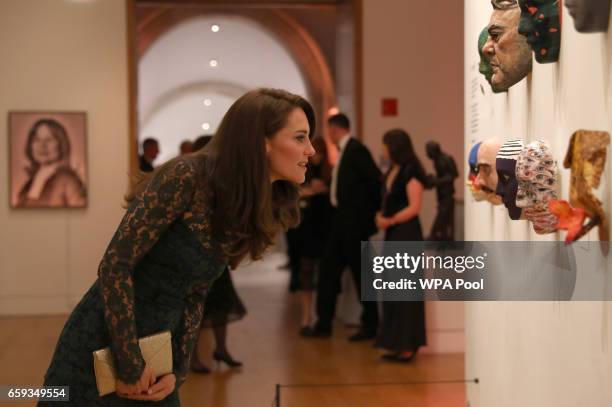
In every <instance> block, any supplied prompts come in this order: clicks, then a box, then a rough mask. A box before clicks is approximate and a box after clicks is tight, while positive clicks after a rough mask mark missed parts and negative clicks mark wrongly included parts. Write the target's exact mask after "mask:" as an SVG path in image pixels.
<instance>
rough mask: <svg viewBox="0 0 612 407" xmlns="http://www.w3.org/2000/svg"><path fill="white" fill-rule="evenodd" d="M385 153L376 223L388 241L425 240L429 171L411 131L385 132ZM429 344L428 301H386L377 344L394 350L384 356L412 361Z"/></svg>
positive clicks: (390, 359)
mask: <svg viewBox="0 0 612 407" xmlns="http://www.w3.org/2000/svg"><path fill="white" fill-rule="evenodd" d="M383 154H385V155H386V157H385V158H387V159H388V160H390V161H391V168H390V169H389V171H387V173H386V174H385V177H384V181H385V182H384V185H383V191H382V194H383V204H382V210H381V212H379V213H378V214H377V215H376V224H377V226H378V228H379V229H381V230H384V231H385V241H420V240H423V233H422V231H421V223H420V221H419V211H420V209H421V200H422V199H421V198H422V193H423V185H424V183H425V172H424V170H423V167H422V166H421V162H420V161H419V159H418V157H417V156H416V154H415V153H414V149H413V147H412V142H411V140H410V136H409V135H408V133H406V132H405V131H404V130H402V129H394V130H389V131H388V132H387V133H385V135H384V136H383ZM425 344H426V339H425V304H424V302H423V301H385V302H383V319H382V324H381V327H380V330H379V333H378V337H377V338H376V347H379V348H384V349H387V350H388V351H389V352H390V353H387V354H385V355H383V359H385V360H389V361H397V362H409V361H410V360H412V358H413V357H414V356H415V355H416V352H417V350H418V349H419V347H420V346H424V345H425Z"/></svg>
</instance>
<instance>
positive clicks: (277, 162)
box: [39, 89, 315, 407]
mask: <svg viewBox="0 0 612 407" xmlns="http://www.w3.org/2000/svg"><path fill="white" fill-rule="evenodd" d="M314 124H315V123H314V113H313V110H312V107H311V106H310V104H309V103H308V102H307V101H306V100H305V99H303V98H302V97H300V96H297V95H293V94H291V93H288V92H285V91H282V90H274V89H258V90H254V91H251V92H248V93H246V94H245V95H243V96H242V97H240V98H239V99H238V100H237V101H236V102H235V103H234V104H233V105H232V106H231V107H230V109H229V110H228V112H227V113H226V115H225V117H224V118H223V120H222V122H221V124H220V126H219V129H218V131H217V133H216V136H215V138H214V140H213V142H212V144H211V148H210V149H206V150H205V151H203V152H201V153H196V154H193V155H189V156H187V157H178V158H176V159H174V160H171V161H170V162H168V163H167V164H164V165H162V166H161V167H160V168H158V169H156V170H155V171H154V172H153V173H152V174H151V175H150V176H149V177H148V178H145V179H143V180H142V182H140V183H139V184H138V185H136V187H135V188H134V190H133V191H132V193H131V194H129V195H128V197H127V201H128V208H127V212H126V214H125V216H124V217H123V220H122V221H121V223H120V224H119V227H118V229H117V231H116V233H115V235H114V237H113V238H112V240H111V242H110V244H109V246H108V248H107V250H106V253H105V254H104V257H103V258H102V262H101V263H100V267H99V270H98V279H97V280H96V281H95V283H94V284H93V285H92V287H91V288H90V289H89V291H87V293H86V294H85V296H84V297H83V299H82V300H81V301H80V302H79V304H78V305H77V306H76V308H75V309H74V311H73V312H72V314H71V315H70V317H69V318H68V321H67V322H66V325H65V326H64V329H63V330H62V333H61V334H60V338H59V340H58V343H57V346H56V349H55V353H54V355H53V358H52V360H51V365H50V366H49V369H48V370H47V373H46V375H45V381H44V385H45V386H70V402H69V403H66V404H65V405H70V406H79V407H81V406H142V405H155V406H179V405H180V401H179V396H178V387H179V386H180V385H181V384H182V383H183V382H184V381H185V378H186V375H187V372H188V367H189V359H190V356H191V353H192V350H193V346H194V343H195V340H196V338H197V335H198V332H199V327H200V323H201V321H202V315H203V304H204V302H205V299H206V294H207V291H208V289H209V287H210V285H211V284H212V283H213V281H214V280H215V279H216V278H217V277H218V276H219V275H220V274H221V273H222V272H223V271H224V270H225V268H226V267H227V266H228V265H229V266H231V267H235V266H236V265H237V264H238V263H239V262H240V261H241V260H242V259H243V258H244V257H246V256H250V257H251V258H253V259H255V260H256V259H259V258H261V256H262V254H263V252H264V251H265V249H266V248H267V247H268V246H270V245H271V244H272V243H273V241H274V236H275V235H276V233H278V232H279V231H280V230H283V229H286V228H288V227H291V226H295V224H296V223H297V222H298V218H299V215H298V214H299V208H298V205H297V202H298V198H299V192H298V185H299V184H301V183H302V182H304V178H305V173H306V167H307V163H308V159H309V157H310V156H312V155H313V154H314V149H313V148H312V145H311V144H310V136H311V134H312V133H313V132H314ZM164 330H170V331H171V335H172V353H173V372H172V373H171V374H167V375H164V376H161V377H159V378H156V377H155V374H154V373H153V371H152V370H151V368H150V367H149V366H147V363H146V362H145V360H144V358H143V356H142V354H141V351H140V348H139V346H138V338H139V337H143V336H147V335H151V334H154V333H157V332H160V331H164ZM109 345H110V347H111V351H112V355H113V362H114V367H115V370H116V374H117V380H116V392H115V393H112V394H109V395H107V396H103V397H99V395H98V391H97V389H96V380H95V376H94V370H93V360H92V359H93V358H92V352H93V351H95V350H97V349H100V348H103V347H106V346H109ZM46 405H55V404H54V403H53V402H45V401H40V402H39V406H46Z"/></svg>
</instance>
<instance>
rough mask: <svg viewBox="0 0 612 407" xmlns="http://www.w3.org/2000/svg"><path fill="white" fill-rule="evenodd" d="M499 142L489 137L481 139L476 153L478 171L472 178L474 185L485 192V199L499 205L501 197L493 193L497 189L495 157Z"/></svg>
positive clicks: (499, 145)
mask: <svg viewBox="0 0 612 407" xmlns="http://www.w3.org/2000/svg"><path fill="white" fill-rule="evenodd" d="M500 147H501V144H500V142H499V140H497V139H495V138H490V139H487V140H485V141H483V142H482V143H481V144H480V148H478V153H477V155H476V166H477V167H478V173H477V174H476V179H475V180H474V186H475V187H476V188H479V189H481V190H482V191H484V192H485V193H486V194H487V201H489V202H490V203H492V204H493V205H501V204H502V199H501V197H500V196H499V195H497V194H496V193H495V190H496V189H497V171H496V167H495V157H496V156H497V152H498V151H499V148H500Z"/></svg>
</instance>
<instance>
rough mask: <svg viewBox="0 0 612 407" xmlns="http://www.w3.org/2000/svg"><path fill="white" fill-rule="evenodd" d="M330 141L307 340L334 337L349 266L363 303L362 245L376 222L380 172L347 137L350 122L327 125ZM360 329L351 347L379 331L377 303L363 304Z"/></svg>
mask: <svg viewBox="0 0 612 407" xmlns="http://www.w3.org/2000/svg"><path fill="white" fill-rule="evenodd" d="M327 123H328V125H329V137H330V139H331V141H332V142H333V143H335V144H336V145H337V146H338V147H339V148H340V156H339V158H338V164H337V165H336V166H335V167H334V169H333V171H332V181H331V186H330V202H331V204H332V206H333V207H334V210H333V215H332V227H331V231H330V234H329V239H328V242H327V245H326V249H325V255H324V256H323V258H322V259H321V267H320V272H319V281H318V283H317V307H316V308H317V322H316V323H315V325H314V327H313V328H311V329H309V330H305V331H304V332H303V333H302V335H303V336H305V337H315V338H316V337H318V338H327V337H330V336H331V334H332V321H333V319H334V314H335V311H336V300H337V298H338V294H339V293H340V288H341V278H342V271H343V270H344V268H345V267H346V266H347V265H348V266H349V268H350V270H351V274H352V276H353V281H354V282H355V289H356V290H357V293H358V295H359V298H361V241H366V240H368V239H369V237H370V236H371V235H373V234H374V233H376V224H375V223H374V216H375V214H376V211H377V210H378V209H379V208H380V178H381V174H380V170H379V169H378V167H377V166H376V163H375V162H374V159H373V158H372V154H370V151H368V149H367V147H366V146H364V145H363V144H361V143H360V142H359V141H358V140H356V139H355V138H353V137H351V131H350V122H349V119H348V117H346V115H344V114H342V113H338V114H336V115H333V116H331V117H330V118H329V119H328V121H327ZM360 303H361V306H362V312H361V327H360V329H359V331H358V332H357V333H355V334H354V335H352V336H351V337H350V338H349V340H350V341H364V340H369V339H374V338H375V337H376V331H377V329H378V310H377V305H376V302H374V301H361V300H360Z"/></svg>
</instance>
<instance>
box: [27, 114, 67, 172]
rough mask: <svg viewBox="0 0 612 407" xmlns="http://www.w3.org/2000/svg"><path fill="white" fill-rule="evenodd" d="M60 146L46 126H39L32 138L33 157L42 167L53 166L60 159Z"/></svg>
mask: <svg viewBox="0 0 612 407" xmlns="http://www.w3.org/2000/svg"><path fill="white" fill-rule="evenodd" d="M60 155H61V154H60V145H59V142H58V141H57V138H56V137H55V136H54V135H53V133H52V132H51V129H50V128H49V126H47V125H46V124H43V125H40V126H38V129H36V134H34V137H33V138H32V157H34V161H36V162H37V163H38V164H40V165H46V164H52V163H54V162H56V161H59V159H60Z"/></svg>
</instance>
